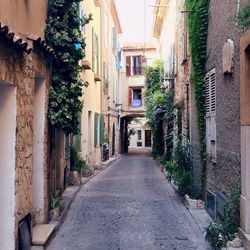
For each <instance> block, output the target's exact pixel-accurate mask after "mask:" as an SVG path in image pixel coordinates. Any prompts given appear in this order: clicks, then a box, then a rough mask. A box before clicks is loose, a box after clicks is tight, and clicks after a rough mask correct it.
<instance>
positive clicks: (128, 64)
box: [126, 56, 131, 76]
mask: <svg viewBox="0 0 250 250" xmlns="http://www.w3.org/2000/svg"><path fill="white" fill-rule="evenodd" d="M126 76H131V56H126Z"/></svg>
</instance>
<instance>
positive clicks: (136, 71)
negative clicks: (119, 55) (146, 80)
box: [133, 56, 141, 75]
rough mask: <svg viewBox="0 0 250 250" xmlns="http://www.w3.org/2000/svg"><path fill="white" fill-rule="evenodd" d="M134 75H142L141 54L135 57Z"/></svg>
mask: <svg viewBox="0 0 250 250" xmlns="http://www.w3.org/2000/svg"><path fill="white" fill-rule="evenodd" d="M133 75H141V56H134V57H133Z"/></svg>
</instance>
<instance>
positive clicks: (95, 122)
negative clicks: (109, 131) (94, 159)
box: [94, 112, 98, 146]
mask: <svg viewBox="0 0 250 250" xmlns="http://www.w3.org/2000/svg"><path fill="white" fill-rule="evenodd" d="M97 140H98V114H97V113H96V112H95V120H94V145H95V146H96V145H97Z"/></svg>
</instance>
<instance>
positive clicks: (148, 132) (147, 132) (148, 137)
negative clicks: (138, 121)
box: [145, 130, 151, 147]
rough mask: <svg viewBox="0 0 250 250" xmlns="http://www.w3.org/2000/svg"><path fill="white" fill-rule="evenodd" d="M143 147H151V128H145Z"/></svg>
mask: <svg viewBox="0 0 250 250" xmlns="http://www.w3.org/2000/svg"><path fill="white" fill-rule="evenodd" d="M145 147H151V130H145Z"/></svg>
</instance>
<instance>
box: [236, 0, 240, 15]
mask: <svg viewBox="0 0 250 250" xmlns="http://www.w3.org/2000/svg"><path fill="white" fill-rule="evenodd" d="M239 11H240V0H237V15H238V13H239Z"/></svg>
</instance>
